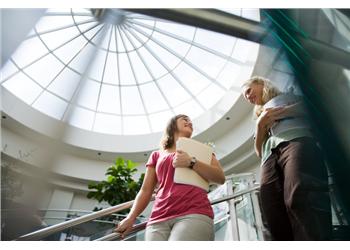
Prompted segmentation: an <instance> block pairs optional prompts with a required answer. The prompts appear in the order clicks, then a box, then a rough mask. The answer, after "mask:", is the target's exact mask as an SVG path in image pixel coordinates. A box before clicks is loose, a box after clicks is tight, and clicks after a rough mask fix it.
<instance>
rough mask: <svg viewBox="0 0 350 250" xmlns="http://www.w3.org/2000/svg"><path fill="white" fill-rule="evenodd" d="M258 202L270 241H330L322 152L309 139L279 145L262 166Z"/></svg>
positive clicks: (328, 205)
mask: <svg viewBox="0 0 350 250" xmlns="http://www.w3.org/2000/svg"><path fill="white" fill-rule="evenodd" d="M260 197H261V205H262V211H263V217H264V220H265V221H266V223H267V227H268V229H269V230H270V233H271V236H272V239H273V240H330V239H331V231H332V216H331V206H330V198H329V193H328V177H327V170H326V167H325V164H324V162H323V157H322V153H321V151H320V150H319V148H318V147H317V145H316V143H315V141H314V140H313V139H312V138H308V137H301V138H297V139H294V140H291V141H288V142H283V143H281V144H279V145H278V146H277V147H276V148H275V149H273V150H272V154H271V155H270V157H269V158H268V159H267V160H266V161H265V163H264V164H263V166H262V176H261V189H260Z"/></svg>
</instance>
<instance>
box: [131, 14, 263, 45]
mask: <svg viewBox="0 0 350 250" xmlns="http://www.w3.org/2000/svg"><path fill="white" fill-rule="evenodd" d="M125 10H126V11H130V12H136V13H139V14H145V15H149V16H153V17H156V18H161V19H166V20H171V21H174V22H177V23H182V24H187V25H192V26H195V27H199V28H203V29H207V30H212V31H215V32H220V33H223V34H227V35H231V36H235V37H238V38H242V39H245V40H250V41H253V42H261V41H262V39H264V37H265V36H266V34H267V31H266V29H265V28H263V27H261V25H260V23H259V22H256V21H253V20H249V19H246V18H242V17H240V16H235V15H232V14H230V13H226V12H223V11H220V10H215V9H125Z"/></svg>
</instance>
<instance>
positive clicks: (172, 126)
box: [160, 114, 188, 150]
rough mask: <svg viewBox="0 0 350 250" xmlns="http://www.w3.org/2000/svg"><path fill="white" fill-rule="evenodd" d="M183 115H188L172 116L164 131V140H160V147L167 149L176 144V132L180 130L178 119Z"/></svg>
mask: <svg viewBox="0 0 350 250" xmlns="http://www.w3.org/2000/svg"><path fill="white" fill-rule="evenodd" d="M181 117H188V116H187V115H183V114H180V115H176V116H174V117H172V118H171V119H170V120H169V121H168V124H167V126H166V128H165V130H164V133H163V137H162V140H161V141H160V148H161V149H163V150H165V149H169V148H171V147H172V146H174V144H175V137H174V136H175V132H177V131H178V129H177V125H176V122H177V119H179V118H181Z"/></svg>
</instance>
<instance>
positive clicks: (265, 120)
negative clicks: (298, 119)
mask: <svg viewBox="0 0 350 250" xmlns="http://www.w3.org/2000/svg"><path fill="white" fill-rule="evenodd" d="M285 113H286V109H285V107H276V108H267V109H265V110H264V111H263V112H262V113H261V114H260V116H259V118H258V119H257V126H258V128H259V129H262V130H263V131H268V130H269V129H270V128H271V127H272V126H273V125H274V124H275V122H277V121H278V120H280V119H283V118H284V117H285Z"/></svg>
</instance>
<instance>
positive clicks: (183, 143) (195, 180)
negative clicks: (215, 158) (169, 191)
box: [174, 137, 213, 191]
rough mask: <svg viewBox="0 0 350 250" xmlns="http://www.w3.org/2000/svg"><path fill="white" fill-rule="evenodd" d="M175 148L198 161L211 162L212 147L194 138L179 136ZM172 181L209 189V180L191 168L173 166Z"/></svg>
mask: <svg viewBox="0 0 350 250" xmlns="http://www.w3.org/2000/svg"><path fill="white" fill-rule="evenodd" d="M176 149H177V150H182V151H184V152H186V153H187V154H189V155H190V156H191V157H196V159H197V160H198V161H201V162H203V163H206V164H208V165H210V164H211V160H212V155H213V148H212V147H210V146H208V145H206V144H203V143H201V142H198V141H196V140H193V139H190V138H186V137H180V138H179V139H178V140H177V142H176ZM174 182H175V183H179V184H187V185H193V186H196V187H200V188H202V189H204V190H206V191H208V190H209V182H208V181H207V180H205V179H204V178H202V177H201V176H200V175H199V174H197V173H196V171H194V170H193V169H190V168H175V174H174Z"/></svg>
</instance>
